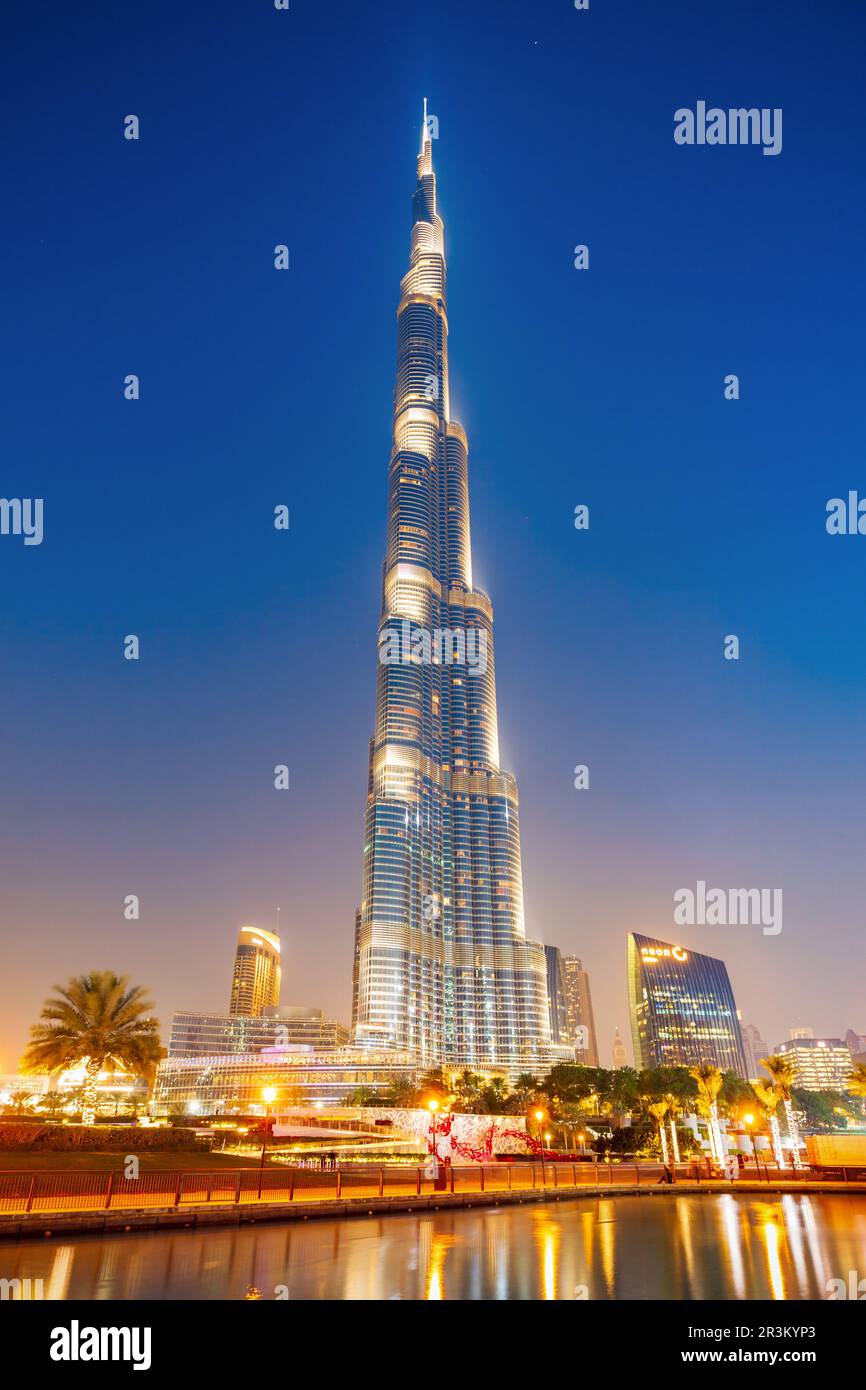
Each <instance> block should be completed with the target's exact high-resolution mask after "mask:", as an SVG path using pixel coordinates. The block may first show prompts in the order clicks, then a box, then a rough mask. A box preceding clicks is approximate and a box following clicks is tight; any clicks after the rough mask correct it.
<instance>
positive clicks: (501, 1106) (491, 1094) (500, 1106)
mask: <svg viewBox="0 0 866 1390" xmlns="http://www.w3.org/2000/svg"><path fill="white" fill-rule="evenodd" d="M480 1099H481V1102H482V1105H483V1107H484V1114H485V1115H501V1114H502V1113H503V1111H504V1110H505V1102H506V1101H507V1100H508V1083H507V1082H506V1080H505V1077H504V1076H492V1077H491V1078H490V1081H489V1082H488V1083H487V1085H486V1086H484V1087H482V1090H481V1097H480Z"/></svg>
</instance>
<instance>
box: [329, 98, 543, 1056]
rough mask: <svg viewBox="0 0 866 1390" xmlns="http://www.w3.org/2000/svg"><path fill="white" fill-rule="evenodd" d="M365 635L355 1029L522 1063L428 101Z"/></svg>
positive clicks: (510, 812)
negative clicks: (379, 553) (374, 643)
mask: <svg viewBox="0 0 866 1390" xmlns="http://www.w3.org/2000/svg"><path fill="white" fill-rule="evenodd" d="M378 639H379V640H378V648H379V650H378V657H379V660H378V682H377V690H376V725H375V732H374V735H373V739H372V740H371V745H370V771H369V782H368V792H367V813H366V822H365V835H364V864H363V901H362V903H361V907H360V910H359V915H358V918H357V922H356V957H355V979H356V986H355V988H354V989H353V996H354V1004H353V1015H354V1016H353V1023H354V1024H355V1026H356V1036H357V1037H358V1038H359V1039H360V1038H362V1037H364V1038H367V1039H371V1040H376V1041H378V1042H381V1043H383V1044H387V1045H388V1046H392V1047H395V1048H398V1049H400V1050H407V1049H408V1050H409V1051H410V1052H411V1053H412V1054H413V1055H415V1056H417V1057H418V1059H419V1061H421V1062H423V1063H424V1064H425V1065H429V1066H438V1065H440V1064H441V1065H446V1066H447V1065H455V1066H476V1067H505V1068H509V1069H511V1070H514V1069H518V1070H519V1069H520V1067H521V1066H527V1065H532V1064H534V1063H535V1062H537V1061H540V1060H542V1059H543V1058H544V1056H545V1055H546V1049H547V1048H548V1047H549V1043H550V1023H549V1018H548V1006H547V981H546V973H545V958H544V949H543V947H542V946H541V944H540V943H535V942H528V941H527V940H526V935H525V930H524V921H523V889H522V877H521V860H520V825H519V819H518V807H517V786H516V784H515V781H514V778H513V777H512V776H511V774H510V773H508V772H505V771H503V770H502V768H501V767H500V765H499V740H498V733H497V716H496V680H495V670H494V661H493V608H492V605H491V603H490V599H489V598H488V597H487V595H486V594H484V593H482V592H481V591H480V590H479V589H476V588H475V587H474V585H473V582H472V554H471V545H470V535H469V484H468V443H467V439H466V433H465V431H464V429H463V427H462V426H461V425H459V424H458V423H457V421H456V420H453V419H452V418H451V414H450V409H449V397H448V315H447V309H446V292H445V245H444V234H443V224H442V218H441V217H440V215H439V211H438V207H437V195H436V175H435V174H434V172H433V158H432V142H431V139H430V137H429V134H428V131H427V121H426V103H425V121H424V131H423V134H422V141H421V153H420V154H419V156H418V161H417V183H416V187H415V192H414V194H413V198H412V233H411V242H410V252H409V269H408V270H407V272H406V274H405V275H404V277H403V279H402V281H401V284H400V300H399V305H398V309H397V375H396V387H395V393H394V426H393V440H392V446H391V456H390V462H389V466H388V528H387V553H386V556H385V562H384V569H383V594H382V611H381V617H380V622H379V630H378Z"/></svg>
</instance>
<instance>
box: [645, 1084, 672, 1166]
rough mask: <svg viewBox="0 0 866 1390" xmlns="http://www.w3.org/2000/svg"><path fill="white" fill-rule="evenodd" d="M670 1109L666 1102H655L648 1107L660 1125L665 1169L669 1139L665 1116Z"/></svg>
mask: <svg viewBox="0 0 866 1390" xmlns="http://www.w3.org/2000/svg"><path fill="white" fill-rule="evenodd" d="M669 1109H670V1106H669V1105H668V1103H667V1101H666V1100H655V1101H653V1102H652V1104H650V1105H648V1106H647V1110H648V1111H649V1112H650V1114H651V1115H653V1116H654V1117H655V1119H656V1121H657V1123H658V1127H659V1139H660V1140H661V1145H662V1163H663V1164H664V1165H665V1167H667V1165H668V1137H667V1135H666V1134H665V1115H666V1114H667V1113H668V1110H669Z"/></svg>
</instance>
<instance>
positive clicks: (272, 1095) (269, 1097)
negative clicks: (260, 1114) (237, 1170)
mask: <svg viewBox="0 0 866 1390" xmlns="http://www.w3.org/2000/svg"><path fill="white" fill-rule="evenodd" d="M276 1098H277V1092H276V1089H275V1087H273V1086H265V1088H264V1090H263V1091H262V1100H263V1101H264V1102H265V1132H264V1134H263V1135H262V1158H261V1162H260V1164H259V1197H261V1195H262V1174H263V1173H264V1170H265V1149H266V1147H267V1143H268V1117H269V1116H270V1113H271V1106H272V1105H273V1103H274V1101H275V1100H276Z"/></svg>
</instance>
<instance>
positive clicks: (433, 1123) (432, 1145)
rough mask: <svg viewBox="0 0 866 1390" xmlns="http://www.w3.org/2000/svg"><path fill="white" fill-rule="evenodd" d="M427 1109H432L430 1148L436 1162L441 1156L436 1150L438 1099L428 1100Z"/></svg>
mask: <svg viewBox="0 0 866 1390" xmlns="http://www.w3.org/2000/svg"><path fill="white" fill-rule="evenodd" d="M427 1109H428V1110H429V1111H430V1148H431V1152H432V1154H433V1162H434V1164H435V1163H436V1162H437V1160H438V1158H439V1155H438V1154H437V1152H436V1111H437V1110H438V1109H439V1102H438V1100H436V1099H435V1098H434V1099H433V1100H428V1102H427Z"/></svg>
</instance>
